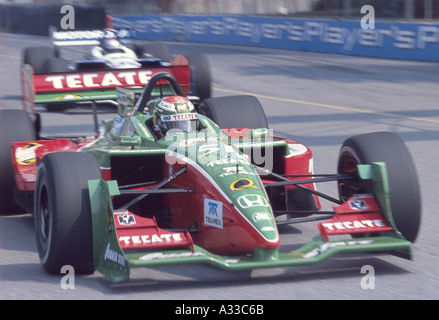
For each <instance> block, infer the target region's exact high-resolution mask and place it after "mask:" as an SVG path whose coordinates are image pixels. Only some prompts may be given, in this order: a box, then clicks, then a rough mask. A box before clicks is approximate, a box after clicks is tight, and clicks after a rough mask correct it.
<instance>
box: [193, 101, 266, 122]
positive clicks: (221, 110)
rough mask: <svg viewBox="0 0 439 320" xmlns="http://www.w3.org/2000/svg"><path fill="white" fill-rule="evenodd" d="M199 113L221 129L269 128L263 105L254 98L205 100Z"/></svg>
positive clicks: (199, 108)
mask: <svg viewBox="0 0 439 320" xmlns="http://www.w3.org/2000/svg"><path fill="white" fill-rule="evenodd" d="M198 112H199V113H201V114H203V115H205V116H207V117H208V118H210V119H211V120H212V121H213V122H215V123H216V124H217V125H218V126H220V128H223V129H226V128H251V129H258V128H268V123H267V118H266V116H265V112H264V109H263V108H262V105H261V103H260V102H259V100H258V99H257V98H256V97H253V96H246V95H241V96H229V97H218V98H210V99H207V100H204V101H203V102H202V103H201V104H200V106H199V107H198Z"/></svg>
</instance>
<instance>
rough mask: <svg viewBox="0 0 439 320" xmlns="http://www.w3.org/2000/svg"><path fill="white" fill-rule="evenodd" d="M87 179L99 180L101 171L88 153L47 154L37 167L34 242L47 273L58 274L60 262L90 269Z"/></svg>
mask: <svg viewBox="0 0 439 320" xmlns="http://www.w3.org/2000/svg"><path fill="white" fill-rule="evenodd" d="M91 179H101V172H100V169H99V165H98V163H97V161H96V159H95V158H94V157H93V156H92V155H91V154H88V153H79V152H56V153H49V154H47V155H45V156H44V158H43V160H42V161H41V163H40V165H39V167H38V174H37V181H36V185H35V195H34V197H35V198H34V204H35V205H34V218H35V233H36V242H37V248H38V253H39V256H40V260H41V263H42V265H43V267H44V268H45V269H46V270H47V271H48V272H49V273H51V274H59V273H60V270H61V268H62V267H63V266H64V265H71V266H72V267H73V268H74V270H75V273H78V274H88V273H93V272H94V266H93V235H92V221H91V207H90V198H89V194H88V180H91Z"/></svg>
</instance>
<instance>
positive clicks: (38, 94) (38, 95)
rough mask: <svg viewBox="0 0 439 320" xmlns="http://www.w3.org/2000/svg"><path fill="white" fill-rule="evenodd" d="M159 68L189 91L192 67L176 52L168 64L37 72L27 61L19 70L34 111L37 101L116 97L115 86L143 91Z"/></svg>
mask: <svg viewBox="0 0 439 320" xmlns="http://www.w3.org/2000/svg"><path fill="white" fill-rule="evenodd" d="M159 72H168V73H170V74H172V75H173V76H174V77H175V78H176V79H177V81H178V83H179V84H180V86H181V88H182V89H183V91H184V92H185V94H186V95H187V94H189V92H190V68H189V61H188V59H187V58H186V57H184V56H176V57H175V59H174V60H173V61H171V62H170V64H169V65H168V66H164V65H159V66H156V67H151V68H138V69H119V70H116V69H108V70H101V71H95V70H93V71H69V72H64V73H46V74H35V73H34V70H33V68H32V66H30V65H27V64H25V65H23V66H22V67H21V70H20V81H21V88H22V100H23V109H24V110H26V111H28V112H29V113H31V114H33V113H34V112H35V110H34V105H35V104H52V103H66V102H81V101H82V102H87V101H89V102H91V101H99V100H116V99H117V90H116V88H132V89H133V90H134V91H139V92H140V91H143V87H144V86H145V85H146V84H147V83H148V82H149V80H150V79H151V77H152V76H153V75H155V74H157V73H159Z"/></svg>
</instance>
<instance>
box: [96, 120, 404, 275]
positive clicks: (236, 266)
mask: <svg viewBox="0 0 439 320" xmlns="http://www.w3.org/2000/svg"><path fill="white" fill-rule="evenodd" d="M133 119H136V120H135V121H133V122H132V123H133V125H134V130H135V131H136V132H137V133H138V135H139V136H140V137H141V139H140V140H139V139H136V138H133V139H132V141H131V142H128V141H127V142H126V143H127V144H128V145H129V146H127V147H126V149H123V148H121V147H120V145H119V146H118V145H116V144H115V145H114V146H112V145H110V144H109V143H110V142H109V141H111V140H107V139H105V140H100V141H99V142H97V143H96V145H92V146H89V148H92V149H93V150H90V152H93V153H95V155H96V156H97V158H98V159H100V163H101V166H106V165H109V163H108V162H109V157H110V156H111V155H113V154H123V153H133V152H136V153H139V154H140V153H148V154H151V153H154V154H160V153H163V154H166V152H170V151H169V150H170V149H171V150H172V151H171V152H172V153H173V154H174V155H175V154H179V155H184V156H185V157H188V158H191V157H192V159H195V160H194V163H197V164H198V165H199V166H200V167H202V168H203V169H204V170H205V171H206V172H208V173H209V174H210V176H211V177H212V178H213V179H214V180H215V182H216V183H217V185H218V186H220V187H221V188H222V189H223V192H224V193H226V194H227V195H228V196H229V198H230V199H231V200H232V201H233V202H235V203H236V202H237V199H236V197H237V195H236V193H233V192H231V191H230V190H228V187H229V186H230V185H231V184H232V183H233V180H236V179H237V176H236V175H233V174H232V175H230V176H229V177H225V179H218V176H219V175H220V174H222V173H224V172H225V171H224V166H227V165H228V166H230V164H229V163H230V162H227V163H228V164H227V165H226V164H223V165H221V164H220V163H221V159H220V160H218V161H219V162H218V165H216V166H209V162H208V163H202V162H200V161H199V160H200V159H199V157H200V154H201V155H202V154H203V153H200V152H199V148H200V146H204V147H203V148H204V150H209V148H212V149H210V150H213V149H215V150H216V148H228V149H230V148H232V147H233V148H236V147H234V146H233V145H232V144H230V141H229V139H228V137H227V136H226V135H225V134H223V133H222V132H221V130H220V129H219V128H218V127H216V126H215V125H214V124H212V123H211V122H210V121H209V120H208V119H207V118H206V119H204V117H202V116H201V115H200V121H205V122H206V123H207V125H206V126H210V129H211V130H213V134H212V135H210V134H207V135H205V136H202V137H200V136H197V137H192V138H191V137H190V136H185V137H184V139H182V137H179V138H177V139H176V140H175V141H174V140H172V139H169V138H168V139H166V138H162V140H159V141H153V139H151V138H150V137H149V135H148V133H146V132H144V130H143V129H140V127H137V125H140V124H142V123H144V122H145V121H146V120H147V116H145V115H135V117H134V118H133ZM107 125H108V126H109V128H110V127H112V126H113V124H109V123H107ZM108 134H111V130H110V131H109V133H108ZM190 139H205V142H206V141H207V144H206V143H203V144H194V145H191V144H190V143H189V144H188V145H184V144H182V143H181V141H191V140H190ZM192 141H196V140H192ZM270 143H272V144H276V143H279V144H280V143H281V142H280V141H271V142H270ZM283 143H285V142H283ZM173 144H174V145H175V146H174V147H173V148H170V146H173ZM206 145H208V146H210V147H206ZM241 147H242V145H241ZM113 148H114V149H113ZM287 149H288V147H287V146H285V150H287ZM228 151H231V150H228ZM191 152H194V154H191ZM286 152H287V151H286ZM230 154H231V155H235V156H236V165H237V166H239V168H240V170H241V174H240V175H239V176H240V177H243V176H244V177H245V176H246V172H249V173H251V174H252V175H253V174H256V172H255V171H254V168H253V167H252V166H251V164H250V163H249V162H248V161H247V160H246V159H244V158H241V157H240V156H239V155H240V154H241V155H242V153H241V152H240V151H238V150H234V151H233V152H230ZM231 162H233V163H235V162H234V161H231ZM358 172H359V175H360V178H361V179H367V180H373V183H374V193H375V195H376V197H377V199H378V201H379V204H380V206H381V207H382V208H383V211H384V214H385V217H386V218H387V220H388V221H389V223H390V224H391V226H392V227H394V230H396V227H395V225H394V223H393V219H392V214H391V210H390V204H389V187H388V180H387V173H386V167H385V164H384V163H374V164H372V165H360V166H358ZM248 189H252V190H251V191H248V192H251V193H253V194H254V193H257V192H259V194H261V195H264V187H263V185H262V183H261V181H260V180H259V179H258V180H256V181H255V188H248ZM89 192H90V200H91V207H92V221H93V249H94V251H93V252H94V265H95V268H96V269H97V270H98V271H100V272H101V273H102V274H104V275H105V276H107V277H108V278H109V279H110V280H111V281H115V282H117V281H123V280H127V279H128V278H129V274H130V268H135V267H154V266H163V265H175V264H198V263H203V264H210V265H213V266H215V267H218V268H221V269H225V270H247V269H256V268H269V267H285V266H293V265H307V264H314V263H318V262H321V261H323V260H325V259H327V258H329V257H331V256H333V255H335V254H339V253H352V252H378V251H379V252H383V251H384V252H393V253H399V254H401V255H404V256H406V257H410V256H411V245H412V244H411V242H409V241H406V240H405V239H404V238H403V237H402V235H401V234H400V233H399V232H397V231H393V232H391V233H389V234H387V235H386V236H375V237H364V238H353V239H350V240H332V241H325V240H324V239H323V238H322V237H321V236H320V235H317V236H315V237H314V238H312V239H311V240H310V241H309V242H307V243H305V244H304V245H303V246H301V247H300V248H299V249H296V250H294V251H289V252H283V251H282V249H281V248H276V249H269V250H264V249H256V250H255V251H254V252H252V253H251V254H248V255H243V256H220V255H216V254H213V253H211V252H208V251H206V250H204V249H203V248H201V247H199V246H197V245H194V250H193V251H191V250H166V251H161V252H141V253H138V252H137V253H128V252H123V251H122V249H121V248H120V246H119V243H118V239H117V235H116V230H115V226H114V221H113V208H112V201H111V197H112V196H117V195H118V194H119V189H118V185H117V182H116V181H108V182H105V181H104V180H91V181H89ZM240 195H242V193H240ZM264 197H266V195H264ZM253 209H254V208H253ZM254 210H258V212H260V211H261V210H266V213H268V214H269V215H270V216H271V217H273V214H272V212H271V208H270V207H269V206H267V207H264V208H261V207H258V208H256V209H254ZM242 212H243V213H244V214H245V215H246V216H247V217H250V216H251V215H252V214H253V213H254V212H253V211H251V210H242ZM267 226H269V227H273V229H275V231H271V232H265V233H264V236H265V237H266V238H267V239H268V240H269V239H272V238H273V237H276V236H278V233H277V232H278V231H277V228H276V226H275V220H274V217H273V219H271V220H270V221H268V222H267V221H266V222H265V224H264V225H258V226H255V227H256V228H258V229H259V230H261V229H264V230H265V229H267V228H264V227H267ZM268 229H270V228H268Z"/></svg>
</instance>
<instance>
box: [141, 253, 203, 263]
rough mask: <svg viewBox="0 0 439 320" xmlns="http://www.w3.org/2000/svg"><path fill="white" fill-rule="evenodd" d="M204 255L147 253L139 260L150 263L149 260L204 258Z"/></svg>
mask: <svg viewBox="0 0 439 320" xmlns="http://www.w3.org/2000/svg"><path fill="white" fill-rule="evenodd" d="M205 255H206V254H205V253H202V252H179V253H161V252H157V253H148V254H145V255H144V256H141V257H140V258H139V260H143V261H150V260H158V259H170V258H188V257H202V256H205Z"/></svg>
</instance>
